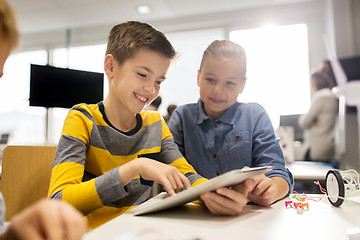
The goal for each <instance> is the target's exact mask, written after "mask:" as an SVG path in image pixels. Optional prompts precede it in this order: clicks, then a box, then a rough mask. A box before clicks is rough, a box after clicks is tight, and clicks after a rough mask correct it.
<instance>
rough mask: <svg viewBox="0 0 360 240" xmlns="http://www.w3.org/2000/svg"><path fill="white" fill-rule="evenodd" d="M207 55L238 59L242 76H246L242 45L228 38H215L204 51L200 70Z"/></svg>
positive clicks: (244, 55)
mask: <svg viewBox="0 0 360 240" xmlns="http://www.w3.org/2000/svg"><path fill="white" fill-rule="evenodd" d="M209 57H215V58H232V59H235V60H238V61H239V62H240V64H241V66H240V67H241V68H242V73H243V78H244V79H245V78H246V54H245V50H244V48H243V47H241V46H240V45H239V44H236V43H234V42H232V41H229V40H215V41H213V42H212V43H211V44H210V45H209V46H208V47H207V48H206V49H205V51H204V54H203V57H202V60H201V63H200V72H201V69H202V66H203V64H204V62H205V60H206V59H207V58H209Z"/></svg>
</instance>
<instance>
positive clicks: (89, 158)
mask: <svg viewBox="0 0 360 240" xmlns="http://www.w3.org/2000/svg"><path fill="white" fill-rule="evenodd" d="M136 118H137V126H136V127H135V128H134V129H133V130H131V131H130V132H121V131H120V130H118V129H116V128H114V127H113V126H112V125H111V123H110V122H109V121H108V120H107V118H106V115H105V111H104V105H103V104H102V102H101V103H98V104H92V105H86V104H79V105H76V106H74V107H73V108H72V109H71V110H70V112H69V113H68V116H67V117H66V119H65V123H64V127H63V130H62V134H61V138H60V141H59V144H58V148H57V151H56V155H55V159H54V164H53V169H52V174H51V181H50V187H49V193H48V197H50V198H55V199H62V200H64V201H66V202H68V203H70V204H72V205H73V206H75V207H76V208H77V209H78V210H80V211H81V212H82V213H83V214H84V215H85V216H86V218H87V221H88V224H89V229H93V228H96V227H98V226H100V225H101V224H103V223H105V222H107V221H109V220H111V219H113V218H115V217H117V216H119V215H121V214H123V213H125V212H126V211H128V210H130V209H131V208H133V207H135V206H137V205H139V204H140V203H142V202H144V201H145V200H147V199H148V197H149V195H150V190H151V184H149V181H145V180H144V179H142V178H141V177H140V176H137V177H136V178H134V179H133V180H132V181H131V182H129V183H128V184H127V185H126V186H123V185H122V183H121V180H120V175H119V171H118V167H119V166H121V165H123V164H125V163H127V162H129V161H131V160H134V159H136V158H139V157H148V158H151V159H154V160H158V161H161V162H163V163H166V164H170V165H173V166H175V167H177V168H178V169H179V171H180V172H182V173H183V174H185V175H186V176H187V177H188V179H189V180H190V182H191V184H192V185H197V184H199V183H202V182H204V181H206V179H204V178H202V177H201V176H200V175H198V174H197V173H196V172H195V170H194V169H193V167H192V166H191V165H190V164H188V162H187V161H186V160H185V158H184V157H183V156H182V155H181V153H180V152H179V150H178V148H177V145H176V144H175V143H174V141H173V138H172V135H171V133H170V130H169V129H168V127H167V125H166V123H165V121H164V120H163V119H162V117H161V115H160V114H159V113H157V112H148V111H143V112H141V113H139V114H137V117H136Z"/></svg>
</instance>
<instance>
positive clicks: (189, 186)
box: [179, 172, 191, 189]
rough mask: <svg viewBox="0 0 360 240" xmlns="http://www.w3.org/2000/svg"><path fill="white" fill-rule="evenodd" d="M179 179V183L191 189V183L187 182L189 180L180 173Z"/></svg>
mask: <svg viewBox="0 0 360 240" xmlns="http://www.w3.org/2000/svg"><path fill="white" fill-rule="evenodd" d="M179 174H180V178H181V182H182V183H183V184H184V186H185V188H186V189H188V188H191V183H190V181H189V179H188V178H187V177H186V176H185V175H184V174H182V173H180V172H179Z"/></svg>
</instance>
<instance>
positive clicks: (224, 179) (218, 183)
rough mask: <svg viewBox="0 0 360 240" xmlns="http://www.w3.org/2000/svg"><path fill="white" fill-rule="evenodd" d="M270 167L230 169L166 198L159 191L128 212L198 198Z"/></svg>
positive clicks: (148, 210) (143, 211) (154, 209)
mask: <svg viewBox="0 0 360 240" xmlns="http://www.w3.org/2000/svg"><path fill="white" fill-rule="evenodd" d="M271 169H272V167H271V166H265V167H254V168H247V169H236V170H232V171H229V172H227V173H224V174H222V175H219V176H217V177H215V178H212V179H210V180H209V181H207V182H204V183H202V184H199V185H197V186H194V187H191V188H189V189H186V190H184V191H181V192H179V193H177V194H175V195H173V196H169V197H167V198H164V197H165V196H166V193H165V192H164V193H160V194H158V195H157V196H155V197H153V198H151V199H149V200H148V201H146V202H144V203H142V204H140V205H139V206H137V207H136V208H134V209H132V210H131V211H129V212H130V213H133V214H134V215H135V216H137V215H143V214H148V213H152V212H157V211H162V210H165V209H168V208H173V207H176V206H180V205H183V204H186V203H188V202H191V201H194V200H197V199H199V198H200V195H201V194H202V193H205V192H210V191H214V190H216V189H217V188H220V187H231V186H234V185H237V184H239V183H241V182H243V181H245V180H246V179H248V178H254V177H256V176H257V175H260V174H265V173H267V172H269V171H270V170H271Z"/></svg>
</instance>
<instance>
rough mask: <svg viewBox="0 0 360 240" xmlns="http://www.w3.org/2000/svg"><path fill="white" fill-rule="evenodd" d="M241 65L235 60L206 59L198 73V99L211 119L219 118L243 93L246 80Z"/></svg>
mask: <svg viewBox="0 0 360 240" xmlns="http://www.w3.org/2000/svg"><path fill="white" fill-rule="evenodd" d="M241 65H242V64H241V63H240V62H239V60H236V59H230V58H214V57H208V58H207V59H206V60H205V61H204V63H203V65H202V69H201V71H200V70H199V71H198V79H197V83H198V86H199V87H200V97H201V100H202V101H203V102H204V108H205V112H206V114H207V115H208V116H209V117H211V119H213V120H216V119H218V118H220V117H221V116H222V115H223V114H224V112H225V111H226V109H228V108H229V107H230V106H232V105H233V104H234V103H235V102H236V101H237V97H238V95H239V94H240V93H241V92H242V91H243V89H244V86H245V82H246V79H245V78H244V75H243V71H242V68H241Z"/></svg>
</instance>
